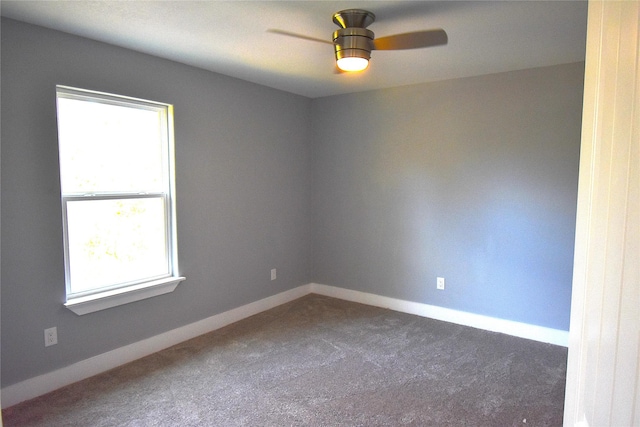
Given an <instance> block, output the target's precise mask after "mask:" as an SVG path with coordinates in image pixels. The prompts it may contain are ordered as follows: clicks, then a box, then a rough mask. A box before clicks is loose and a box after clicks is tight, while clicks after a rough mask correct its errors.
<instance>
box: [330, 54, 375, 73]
mask: <svg viewBox="0 0 640 427" xmlns="http://www.w3.org/2000/svg"><path fill="white" fill-rule="evenodd" d="M336 64H337V65H338V68H340V69H341V70H342V71H362V70H364V69H365V68H367V67H368V66H369V60H368V59H366V58H359V57H356V56H348V57H345V58H340V59H338V60H337V61H336Z"/></svg>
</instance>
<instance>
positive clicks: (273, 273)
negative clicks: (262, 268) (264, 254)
mask: <svg viewBox="0 0 640 427" xmlns="http://www.w3.org/2000/svg"><path fill="white" fill-rule="evenodd" d="M271 280H276V269H275V268H272V269H271Z"/></svg>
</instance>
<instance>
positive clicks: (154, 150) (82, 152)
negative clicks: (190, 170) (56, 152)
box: [58, 97, 166, 194]
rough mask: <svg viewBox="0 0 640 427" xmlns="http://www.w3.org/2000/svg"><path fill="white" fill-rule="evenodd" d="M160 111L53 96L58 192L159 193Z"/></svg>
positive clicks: (161, 171)
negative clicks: (55, 101)
mask: <svg viewBox="0 0 640 427" xmlns="http://www.w3.org/2000/svg"><path fill="white" fill-rule="evenodd" d="M163 113H164V110H162V109H151V108H150V109H143V108H140V107H138V108H132V107H128V106H124V105H113V104H107V103H102V102H89V101H86V100H79V99H73V98H65V97H58V136H59V146H60V147H59V148H60V175H61V185H62V192H63V193H67V194H69V193H93V192H141V191H144V192H159V191H161V190H162V189H163V188H164V187H165V185H164V184H165V183H164V181H163V177H164V175H165V173H164V170H165V168H164V165H163V157H164V156H163V153H164V150H166V146H165V144H166V138H165V135H163V132H166V124H165V123H164V116H163Z"/></svg>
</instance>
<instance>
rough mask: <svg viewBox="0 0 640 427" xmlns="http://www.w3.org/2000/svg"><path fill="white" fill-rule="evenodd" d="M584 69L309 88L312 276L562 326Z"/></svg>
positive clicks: (329, 282) (568, 276)
mask: <svg viewBox="0 0 640 427" xmlns="http://www.w3.org/2000/svg"><path fill="white" fill-rule="evenodd" d="M583 69H584V63H576V64H569V65H562V66H554V67H546V68H539V69H530V70H525V71H517V72H509V73H502V74H495V75H488V76H481V77H475V78H468V79H460V80H451V81H445V82H439V83H434V84H424V85H417V86H409V87H403V88H395V89H389V90H380V91H374V92H368V93H361V94H351V95H344V96H334V97H328V98H322V99H316V100H314V101H313V104H312V114H313V117H314V123H313V126H314V128H313V135H314V137H315V141H314V147H313V158H314V174H315V176H314V180H313V185H314V190H313V197H314V200H313V213H314V215H315V219H314V223H315V229H314V238H313V243H314V251H313V259H314V273H313V279H314V281H316V282H319V283H323V284H327V285H335V286H339V287H343V288H348V289H355V290H359V291H364V292H371V293H374V294H377V295H384V296H390V297H395V298H401V299H406V300H410V301H416V302H422V303H427V304H433V305H437V306H442V307H447V308H452V309H456V310H462V311H467V312H472V313H477V314H483V315H488V316H492V317H497V318H502V319H509V320H514V321H519V322H525V323H529V324H534V325H540V326H546V327H551V328H557V329H561V330H568V329H569V313H570V297H571V276H572V268H573V243H574V241H573V240H574V232H575V212H576V195H577V181H578V160H579V147H580V129H581V108H582V86H583ZM436 276H443V277H445V279H446V290H444V291H438V290H436Z"/></svg>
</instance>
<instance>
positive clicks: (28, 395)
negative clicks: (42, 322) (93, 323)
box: [2, 285, 309, 408]
mask: <svg viewBox="0 0 640 427" xmlns="http://www.w3.org/2000/svg"><path fill="white" fill-rule="evenodd" d="M307 294H309V286H308V285H304V286H300V287H298V288H295V289H291V290H289V291H285V292H282V293H280V294H277V295H273V296H271V297H268V298H264V299H261V300H259V301H255V302H252V303H250V304H247V305H243V306H241V307H238V308H235V309H232V310H229V311H225V312H224V313H220V314H217V315H215V316H211V317H208V318H206V319H203V320H200V321H198V322H194V323H191V324H189V325H185V326H182V327H180V328H176V329H173V330H171V331H167V332H164V333H162V334H159V335H156V336H153V337H151V338H147V339H144V340H142V341H138V342H135V343H132V344H129V345H126V346H124V347H120V348H116V349H114V350H111V351H108V352H106V353H102V354H99V355H97V356H94V357H91V358H89V359H85V360H81V361H80V362H77V363H74V364H73V365H70V366H67V367H64V368H62V369H58V370H56V371H53V372H49V373H46V374H43V375H40V376H37V377H34V378H30V379H28V380H25V381H22V382H19V383H16V384H13V385H10V386H8V387H5V388H3V389H2V408H8V407H9V406H12V405H15V404H17V403H20V402H23V401H25V400H29V399H33V398H34V397H38V396H41V395H43V394H45V393H49V392H50V391H53V390H56V389H59V388H60V387H64V386H66V385H69V384H72V383H74V382H77V381H81V380H84V379H86V378H89V377H91V376H94V375H97V374H100V373H102V372H105V371H108V370H109V369H113V368H116V367H118V366H120V365H124V364H125V363H129V362H133V361H134V360H137V359H140V358H142V357H145V356H148V355H150V354H153V353H155V352H158V351H160V350H164V349H165V348H169V347H171V346H173V345H176V344H179V343H181V342H184V341H186V340H189V339H191V338H195V337H197V336H200V335H202V334H206V333H207V332H211V331H214V330H216V329H219V328H222V327H224V326H227V325H229V324H231V323H234V322H237V321H239V320H242V319H245V318H247V317H250V316H253V315H255V314H258V313H260V312H262V311H265V310H269V309H271V308H274V307H277V306H279V305H282V304H285V303H287V302H289V301H293V300H295V299H298V298H300V297H303V296H305V295H307Z"/></svg>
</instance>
